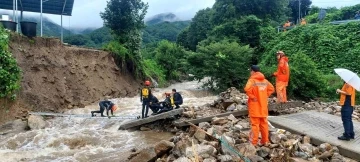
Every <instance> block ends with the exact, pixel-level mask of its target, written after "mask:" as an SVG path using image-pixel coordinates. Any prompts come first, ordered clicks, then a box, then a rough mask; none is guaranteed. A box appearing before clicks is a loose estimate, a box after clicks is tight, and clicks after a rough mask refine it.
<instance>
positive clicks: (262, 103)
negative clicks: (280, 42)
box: [244, 65, 274, 146]
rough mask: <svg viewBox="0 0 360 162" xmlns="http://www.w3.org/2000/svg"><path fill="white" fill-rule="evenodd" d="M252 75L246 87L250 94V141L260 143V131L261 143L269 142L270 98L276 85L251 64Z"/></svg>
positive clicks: (254, 143) (247, 93) (247, 92)
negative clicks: (268, 118)
mask: <svg viewBox="0 0 360 162" xmlns="http://www.w3.org/2000/svg"><path fill="white" fill-rule="evenodd" d="M250 73H251V76H250V78H249V80H248V81H247V83H246V86H245V88H244V90H245V92H246V95H247V96H248V110H249V117H250V124H251V133H250V142H251V143H252V144H253V145H255V146H256V145H257V144H258V138H259V131H260V132H261V141H260V144H261V145H268V144H269V126H268V121H267V117H268V98H269V96H270V95H271V94H272V93H274V86H273V85H272V84H271V83H270V82H269V81H268V80H266V79H265V76H264V75H263V74H262V73H261V72H260V68H259V67H258V66H256V65H252V66H251V72H250Z"/></svg>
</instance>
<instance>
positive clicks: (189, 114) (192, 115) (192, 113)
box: [182, 111, 196, 118]
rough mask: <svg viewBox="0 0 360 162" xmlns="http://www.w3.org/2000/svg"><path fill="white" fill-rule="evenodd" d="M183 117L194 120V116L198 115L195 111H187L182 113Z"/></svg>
mask: <svg viewBox="0 0 360 162" xmlns="http://www.w3.org/2000/svg"><path fill="white" fill-rule="evenodd" d="M182 114H183V116H185V117H187V118H193V117H194V116H196V113H195V112H194V111H186V112H183V113H182Z"/></svg>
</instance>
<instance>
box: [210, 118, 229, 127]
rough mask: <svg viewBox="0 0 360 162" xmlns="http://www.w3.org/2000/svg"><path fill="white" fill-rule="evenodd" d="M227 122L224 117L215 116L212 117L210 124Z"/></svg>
mask: <svg viewBox="0 0 360 162" xmlns="http://www.w3.org/2000/svg"><path fill="white" fill-rule="evenodd" d="M227 122H228V120H227V119H226V118H217V117H214V118H213V119H212V122H211V124H214V125H224V124H226V123H227Z"/></svg>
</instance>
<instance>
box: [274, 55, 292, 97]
mask: <svg viewBox="0 0 360 162" xmlns="http://www.w3.org/2000/svg"><path fill="white" fill-rule="evenodd" d="M276 55H277V59H278V68H277V71H276V72H275V73H274V74H273V76H275V77H276V85H275V86H276V94H277V103H286V102H287V96H286V87H287V86H288V84H289V78H290V68H289V63H288V62H289V59H288V57H286V56H285V53H284V52H283V51H278V52H277V53H276Z"/></svg>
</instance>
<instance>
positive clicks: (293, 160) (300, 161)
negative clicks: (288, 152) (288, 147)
mask: <svg viewBox="0 0 360 162" xmlns="http://www.w3.org/2000/svg"><path fill="white" fill-rule="evenodd" d="M290 162H308V161H307V160H304V159H301V158H294V157H292V158H290Z"/></svg>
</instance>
